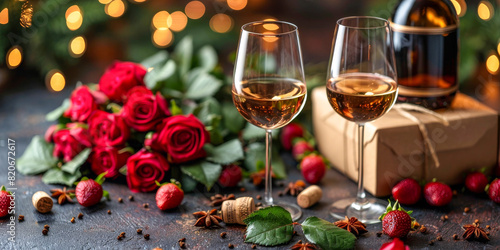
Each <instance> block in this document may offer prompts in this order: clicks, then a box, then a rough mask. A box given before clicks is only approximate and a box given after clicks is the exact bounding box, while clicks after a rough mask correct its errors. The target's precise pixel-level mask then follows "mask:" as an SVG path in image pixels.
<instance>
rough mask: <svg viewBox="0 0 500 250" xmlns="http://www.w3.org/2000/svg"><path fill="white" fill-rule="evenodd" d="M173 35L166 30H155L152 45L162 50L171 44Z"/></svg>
mask: <svg viewBox="0 0 500 250" xmlns="http://www.w3.org/2000/svg"><path fill="white" fill-rule="evenodd" d="M173 38H174V34H172V31H170V30H169V29H167V28H161V29H157V30H155V31H154V33H153V43H154V44H155V45H156V46H157V47H160V48H164V47H167V46H169V45H170V44H172V41H173V40H174V39H173Z"/></svg>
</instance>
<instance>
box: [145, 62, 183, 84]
mask: <svg viewBox="0 0 500 250" xmlns="http://www.w3.org/2000/svg"><path fill="white" fill-rule="evenodd" d="M176 67H177V66H176V65H175V62H174V61H173V60H168V61H167V62H166V63H165V65H164V66H163V67H161V68H159V67H155V68H153V70H151V71H149V72H148V73H147V74H146V76H145V77H144V83H145V84H146V87H148V88H149V89H157V88H159V87H160V85H159V84H160V83H161V82H162V81H165V80H167V79H169V78H170V77H171V76H173V75H174V74H175V70H176Z"/></svg>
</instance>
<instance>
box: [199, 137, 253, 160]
mask: <svg viewBox="0 0 500 250" xmlns="http://www.w3.org/2000/svg"><path fill="white" fill-rule="evenodd" d="M205 150H206V151H207V153H208V157H207V160H209V161H212V162H215V163H219V164H222V165H226V164H229V163H233V162H235V161H238V160H241V159H243V157H244V153H243V146H242V145H241V142H240V141H239V140H238V139H233V140H231V141H228V142H226V143H224V144H222V145H219V146H217V147H214V146H212V145H210V144H208V145H206V146H205Z"/></svg>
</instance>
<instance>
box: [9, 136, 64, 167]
mask: <svg viewBox="0 0 500 250" xmlns="http://www.w3.org/2000/svg"><path fill="white" fill-rule="evenodd" d="M53 151H54V145H53V144H51V143H48V142H46V141H45V139H44V138H43V137H42V136H39V135H36V136H34V137H33V139H31V142H30V144H29V145H28V147H27V148H26V150H25V151H24V154H23V155H22V156H21V157H20V158H19V159H18V160H17V171H19V173H21V174H24V175H33V174H40V173H43V172H45V171H47V170H49V169H50V168H52V167H55V166H56V165H57V161H58V159H57V158H56V157H54V156H53V155H52V152H53Z"/></svg>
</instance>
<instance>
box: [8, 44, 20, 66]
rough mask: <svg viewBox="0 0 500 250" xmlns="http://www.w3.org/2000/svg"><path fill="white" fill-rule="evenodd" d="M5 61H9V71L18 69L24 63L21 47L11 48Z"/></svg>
mask: <svg viewBox="0 0 500 250" xmlns="http://www.w3.org/2000/svg"><path fill="white" fill-rule="evenodd" d="M5 61H7V67H9V69H15V68H17V66H19V65H20V64H21V62H22V61H23V52H22V50H21V47H19V46H18V45H16V46H14V47H12V48H10V49H9V51H8V52H7V56H6V60H5Z"/></svg>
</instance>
